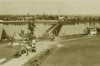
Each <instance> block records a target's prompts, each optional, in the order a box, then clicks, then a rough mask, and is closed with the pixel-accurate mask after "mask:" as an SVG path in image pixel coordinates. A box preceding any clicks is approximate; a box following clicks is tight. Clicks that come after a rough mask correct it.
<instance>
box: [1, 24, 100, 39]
mask: <svg viewBox="0 0 100 66" xmlns="http://www.w3.org/2000/svg"><path fill="white" fill-rule="evenodd" d="M51 26H52V25H46V24H36V28H35V35H36V36H37V37H39V36H42V35H43V34H44V33H45V32H46V30H47V29H48V28H49V27H51ZM95 26H96V27H100V24H99V23H96V24H95ZM87 27H89V23H86V24H75V25H63V26H62V28H61V31H60V32H59V36H63V35H73V34H82V33H83V30H84V29H85V28H87ZM3 28H4V29H5V31H6V33H7V34H9V35H13V33H15V34H16V35H15V38H16V39H19V38H21V37H20V36H19V34H18V33H19V32H20V31H21V29H22V30H25V32H26V33H27V32H28V29H27V28H28V26H27V24H26V25H13V24H8V25H4V24H0V35H1V33H2V29H3Z"/></svg>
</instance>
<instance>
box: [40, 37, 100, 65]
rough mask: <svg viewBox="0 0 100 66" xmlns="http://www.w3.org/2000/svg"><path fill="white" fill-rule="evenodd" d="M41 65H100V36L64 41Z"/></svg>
mask: <svg viewBox="0 0 100 66" xmlns="http://www.w3.org/2000/svg"><path fill="white" fill-rule="evenodd" d="M59 44H61V45H63V47H60V48H57V49H56V50H55V51H54V52H53V53H52V54H50V55H49V56H48V57H47V58H46V60H45V61H44V62H43V63H42V64H41V65H40V66H100V37H96V36H95V37H91V38H83V39H79V40H74V41H63V42H60V43H59Z"/></svg>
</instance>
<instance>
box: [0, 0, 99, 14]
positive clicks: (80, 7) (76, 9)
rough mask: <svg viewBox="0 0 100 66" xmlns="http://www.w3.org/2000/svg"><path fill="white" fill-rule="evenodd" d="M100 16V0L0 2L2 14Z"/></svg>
mask: <svg viewBox="0 0 100 66" xmlns="http://www.w3.org/2000/svg"><path fill="white" fill-rule="evenodd" d="M59 9H60V14H66V15H73V14H79V15H81V14H82V15H100V0H0V14H23V15H25V14H27V13H30V14H43V13H47V14H59Z"/></svg>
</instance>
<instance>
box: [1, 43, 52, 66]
mask: <svg viewBox="0 0 100 66" xmlns="http://www.w3.org/2000/svg"><path fill="white" fill-rule="evenodd" d="M53 44H54V42H50V41H42V42H38V43H37V44H36V47H37V51H36V52H33V53H32V52H29V55H28V56H26V54H23V55H22V56H21V57H19V58H13V59H12V60H10V61H8V62H6V63H5V64H3V65H0V66H21V65H23V64H24V63H26V62H27V61H28V60H30V59H31V58H32V57H34V56H36V55H37V54H38V53H40V52H42V51H43V50H45V49H47V48H48V47H50V46H51V45H53Z"/></svg>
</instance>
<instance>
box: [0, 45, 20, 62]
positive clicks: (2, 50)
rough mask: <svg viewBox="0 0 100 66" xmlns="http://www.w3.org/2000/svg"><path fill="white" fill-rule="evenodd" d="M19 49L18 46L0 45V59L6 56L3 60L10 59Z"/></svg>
mask: <svg viewBox="0 0 100 66" xmlns="http://www.w3.org/2000/svg"><path fill="white" fill-rule="evenodd" d="M19 50H20V48H19V47H10V46H6V47H0V59H3V58H6V61H5V62H7V61H9V60H11V59H12V58H13V57H14V55H15V53H16V52H17V51H19ZM5 62H3V63H5ZM1 64H2V63H1Z"/></svg>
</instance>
